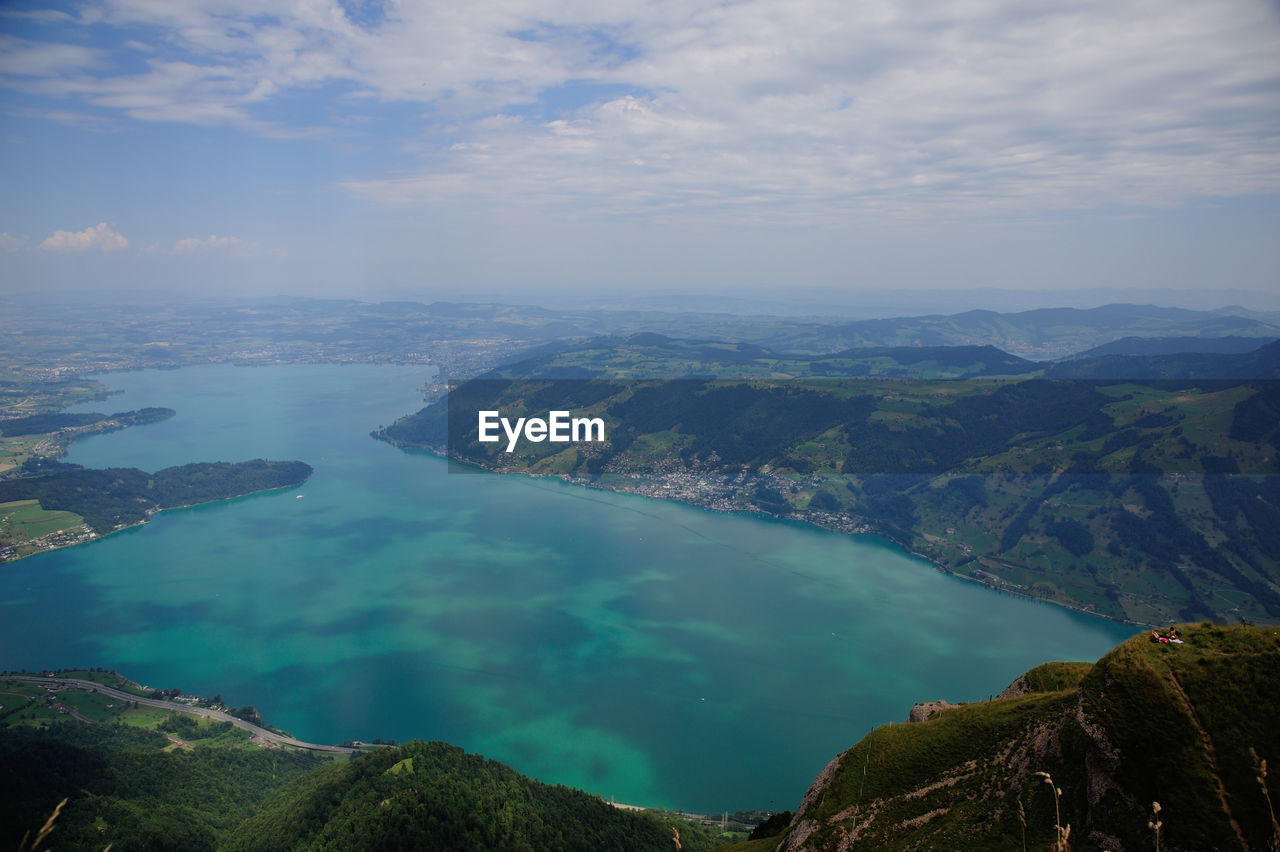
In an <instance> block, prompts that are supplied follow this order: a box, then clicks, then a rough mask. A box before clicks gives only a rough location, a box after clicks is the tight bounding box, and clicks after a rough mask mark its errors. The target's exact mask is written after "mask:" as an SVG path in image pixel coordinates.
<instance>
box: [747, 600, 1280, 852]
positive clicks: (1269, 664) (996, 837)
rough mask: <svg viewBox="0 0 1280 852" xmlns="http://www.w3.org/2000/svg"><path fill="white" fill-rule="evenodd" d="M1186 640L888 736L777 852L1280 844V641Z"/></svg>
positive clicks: (822, 783)
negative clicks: (1277, 800) (1277, 817)
mask: <svg viewBox="0 0 1280 852" xmlns="http://www.w3.org/2000/svg"><path fill="white" fill-rule="evenodd" d="M1182 633H1183V638H1184V640H1185V644H1182V645H1178V644H1163V643H1152V642H1151V641H1150V638H1149V636H1148V635H1145V634H1144V635H1139V636H1136V637H1135V638H1133V639H1131V640H1129V641H1128V642H1125V643H1124V644H1122V645H1120V646H1119V647H1117V648H1116V649H1115V650H1113V651H1112V652H1111V653H1109V654H1107V655H1106V656H1105V657H1103V658H1102V659H1101V660H1099V661H1098V663H1097V664H1096V665H1094V666H1091V667H1090V666H1087V665H1075V664H1058V665H1056V666H1050V667H1043V666H1042V667H1040V668H1038V669H1035V670H1033V671H1031V672H1028V674H1027V675H1026V676H1024V678H1020V679H1019V682H1018V683H1016V684H1015V685H1014V688H1011V690H1009V691H1008V692H1007V697H1006V696H1002V697H1001V698H998V699H996V700H994V701H990V702H982V703H977V704H967V705H960V706H958V707H954V708H951V709H945V710H942V711H941V712H938V713H936V714H935V715H933V716H932V717H930V718H929V719H928V720H927V721H924V722H921V723H904V724H895V725H889V726H885V727H881V728H877V729H876V730H875V731H872V732H871V733H870V734H868V735H867V736H866V737H865V738H864V739H863V740H862V741H861V742H859V743H858V744H857V745H856V746H854V747H853V748H851V749H850V750H849V751H847V752H845V753H844V754H842V755H840V756H839V757H838V758H836V759H835V760H834V761H832V763H831V764H830V765H829V766H828V767H827V768H826V769H825V770H824V771H823V773H822V775H821V776H820V777H819V778H818V779H817V781H815V783H814V785H813V786H812V787H811V788H810V790H809V791H808V793H807V794H806V795H805V798H804V801H803V803H802V804H801V806H800V808H799V809H798V811H797V813H796V816H795V818H794V819H793V821H792V823H791V826H790V828H789V829H788V831H787V833H786V835H785V836H783V837H782V838H780V839H779V841H778V842H777V844H776V848H777V849H779V850H787V852H799V850H815V852H817V850H835V849H840V850H857V849H876V850H880V849H889V850H892V849H1022V848H1024V845H1025V848H1028V849H1051V848H1053V843H1054V840H1055V837H1056V829H1055V825H1061V826H1063V827H1064V828H1065V827H1068V826H1069V827H1070V835H1069V844H1070V848H1071V849H1075V850H1086V849H1150V848H1159V849H1162V850H1191V849H1224V850H1225V849H1240V850H1248V849H1269V848H1276V844H1278V843H1280V827H1277V825H1276V823H1275V822H1274V817H1273V812H1272V810H1271V808H1272V802H1271V800H1270V799H1269V798H1268V795H1271V796H1274V794H1275V792H1277V791H1276V790H1274V789H1271V788H1274V787H1275V786H1276V785H1275V784H1274V780H1275V779H1274V776H1273V777H1272V778H1270V779H1264V780H1265V784H1266V785H1269V787H1268V788H1267V789H1265V790H1264V784H1263V783H1260V781H1259V778H1260V777H1261V776H1260V765H1261V764H1260V763H1256V762H1255V755H1256V759H1257V761H1263V760H1265V761H1267V765H1268V767H1273V766H1275V764H1276V761H1277V759H1280V728H1277V726H1276V725H1275V712H1274V708H1275V706H1276V704H1277V702H1278V701H1280V666H1277V663H1280V633H1277V632H1276V631H1275V630H1274V629H1260V628H1249V627H1231V628H1223V627H1216V626H1212V625H1209V624H1205V625H1198V626H1186V627H1184V628H1182ZM1039 773H1048V774H1049V776H1051V777H1052V785H1050V784H1049V783H1048V782H1047V781H1046V779H1045V778H1044V776H1043V775H1041V774H1039ZM1054 789H1057V790H1060V791H1061V794H1060V797H1055V794H1054ZM1055 798H1057V808H1056V809H1055ZM1153 802H1159V803H1160V807H1161V810H1160V813H1159V820H1160V821H1161V823H1162V826H1161V828H1160V836H1159V840H1158V846H1157V845H1156V842H1157V839H1156V837H1155V832H1154V830H1153V829H1152V828H1150V827H1149V826H1148V823H1149V822H1151V821H1153V813H1152V803H1153ZM1055 821H1056V822H1055ZM730 848H737V847H730ZM752 848H759V849H767V848H774V847H773V846H772V845H770V844H762V845H761V844H758V845H757V846H756V847H752Z"/></svg>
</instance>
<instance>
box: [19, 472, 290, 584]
mask: <svg viewBox="0 0 1280 852" xmlns="http://www.w3.org/2000/svg"><path fill="white" fill-rule="evenodd" d="M308 478H309V477H308ZM305 482H306V480H305V479H304V480H302V482H299V483H296V484H294V485H277V486H276V487H275V488H262V489H259V490H258V491H246V492H244V493H243V494H232V495H230V496H227V497H215V498H214V499H212V500H204V501H202V502H200V503H185V504H183V505H181V506H165V507H163V508H152V509H147V510H146V512H147V516H146V517H145V518H143V519H142V520H140V521H137V522H136V523H132V524H123V525H121V526H118V527H116V528H115V529H112V530H108V531H107V532H98V531H97V530H95V529H94V528H93V527H91V526H89V525H88V524H86V523H83V522H82V523H81V524H80V526H79V527H78V528H77V527H72V528H71V529H70V530H59V531H57V532H52V533H48V534H47V535H44V536H40V538H47V537H48V536H52V535H61V534H64V533H69V532H72V531H74V530H75V529H83V530H87V532H88V536H89V537H88V538H85V539H81V540H79V541H69V542H66V543H65V544H56V545H54V546H52V547H45V548H41V549H40V550H37V551H34V552H32V553H24V554H23V555H21V556H14V557H11V558H5V559H0V565H8V564H10V563H13V562H18V561H20V560H22V559H30V558H31V557H32V556H41V555H43V554H45V553H53V552H54V551H57V550H66V549H68V548H71V547H79V546H80V545H86V544H93V543H94V542H95V541H101V540H103V539H105V538H108V537H110V536H113V535H115V534H116V533H122V532H128V531H129V530H136V529H138V528H139V527H144V526H146V525H147V522H148V521H150V520H151V518H152V517H153V516H155V515H158V514H160V513H161V512H172V511H175V510H178V509H195V508H197V507H199V506H210V505H212V504H214V503H225V502H227V501H229V500H239V499H240V498H242V497H253V496H254V495H257V494H270V493H271V492H273V491H286V490H288V489H290V488H300V487H301V486H302V485H303V483H305ZM41 508H42V509H43V508H44V507H43V506H41ZM31 540H33V539H28V541H31Z"/></svg>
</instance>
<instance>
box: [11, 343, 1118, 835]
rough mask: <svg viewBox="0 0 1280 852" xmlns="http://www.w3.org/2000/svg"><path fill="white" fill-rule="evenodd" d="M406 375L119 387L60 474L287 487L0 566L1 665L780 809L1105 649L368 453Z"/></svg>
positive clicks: (879, 546) (857, 545)
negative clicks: (93, 471) (172, 470)
mask: <svg viewBox="0 0 1280 852" xmlns="http://www.w3.org/2000/svg"><path fill="white" fill-rule="evenodd" d="M430 378H431V375H430V373H429V372H427V371H426V370H424V369H423V368H410V367H376V366H371V365H314V366H279V367H234V366H230V365H218V366H207V367H193V368H186V369H182V370H177V371H144V372H132V373H117V374H110V375H106V376H103V377H100V380H101V381H103V382H104V383H105V384H107V385H108V386H110V387H113V388H119V389H121V390H122V391H123V392H122V393H121V394H119V395H117V396H114V397H113V398H112V399H111V400H110V401H109V402H106V403H94V404H89V405H86V406H82V407H81V408H82V410H98V411H117V410H125V409H132V408H140V407H143V406H150V405H156V406H168V407H171V408H174V409H176V410H177V412H178V413H177V415H176V416H175V417H173V418H171V419H169V420H166V421H163V422H160V423H155V424H150V425H147V426H142V427H135V428H131V429H127V430H124V431H121V432H116V433H111V434H107V435H102V436H95V437H92V438H89V439H86V440H83V441H80V442H77V443H76V444H75V445H74V446H73V449H72V452H71V453H70V455H69V456H68V458H67V459H66V460H67V461H71V462H75V463H78V464H83V465H87V466H91V467H107V466H134V467H140V468H142V469H144V470H151V471H154V470H157V469H159V468H162V467H166V466H169V465H175V464H183V463H186V462H191V461H218V460H225V461H240V460H244V459H250V458H256V457H266V458H273V459H301V460H302V461H306V462H308V463H309V464H311V465H312V466H313V467H314V468H315V473H314V474H313V476H312V477H311V479H309V480H308V481H307V482H306V483H305V484H304V485H303V486H301V487H300V488H297V489H292V490H286V491H280V492H273V493H268V494H260V495H254V496H250V497H246V498H240V499H237V500H231V501H226V502H222V503H217V504H211V505H206V506H199V507H194V508H191V509H182V510H174V511H167V512H163V513H160V514H159V515H156V516H155V517H153V518H152V520H151V521H150V522H149V523H148V524H146V525H144V526H142V527H138V528H135V529H131V530H127V531H124V532H121V533H118V534H115V535H112V536H109V537H107V538H105V539H103V540H100V541H98V542H95V543H93V544H90V545H87V546H81V547H76V548H70V549H67V550H62V551H56V552H53V553H48V554H43V555H40V556H36V557H32V558H29V559H25V560H20V561H18V562H15V563H11V564H7V565H4V566H0V668H9V669H14V668H22V667H26V668H29V669H39V668H56V667H68V668H70V667H78V666H106V667H110V668H115V669H117V670H119V671H121V672H124V673H126V674H127V675H129V676H131V677H133V678H136V679H139V680H141V681H143V682H145V683H148V684H150V685H151V686H154V687H173V686H177V687H180V688H181V689H183V690H184V691H185V692H189V693H195V694H200V695H206V696H211V695H214V694H215V693H219V694H221V695H222V697H223V698H224V700H226V701H227V702H228V703H230V704H232V705H234V706H240V705H245V704H252V705H254V706H255V707H257V708H258V709H259V710H260V711H261V712H262V714H263V716H264V718H266V719H267V720H268V721H269V722H271V723H272V724H274V725H277V726H279V727H282V728H284V729H286V730H288V731H290V732H291V733H293V734H294V735H295V736H298V737H299V738H302V739H305V740H310V741H314V742H341V741H343V740H347V739H364V740H370V739H373V738H374V737H382V738H384V739H390V738H395V739H397V740H400V741H404V740H408V739H411V738H420V739H439V740H445V741H448V742H451V743H454V744H456V745H459V746H462V747H464V748H466V749H468V750H471V751H476V752H480V753H482V754H484V755H486V756H488V757H492V758H494V759H497V760H501V761H503V762H506V763H509V764H511V765H513V766H514V767H515V768H517V769H518V770H520V771H522V772H524V773H526V774H529V775H532V776H534V777H537V778H540V779H542V780H544V781H548V782H553V783H563V784H568V785H571V786H575V787H580V788H582V789H585V790H588V791H590V792H592V793H598V794H600V795H603V796H605V797H613V798H616V799H617V800H618V801H625V802H631V803H636V804H643V805H649V806H665V807H672V808H682V809H685V810H693V811H704V812H718V811H721V810H725V809H728V810H737V809H752V808H762V809H771V810H781V809H787V808H794V807H795V806H796V805H797V804H798V801H799V798H800V796H801V795H802V794H803V793H804V790H805V788H806V787H807V785H808V784H809V782H810V781H811V780H812V779H813V777H814V776H815V775H816V774H817V773H818V771H819V770H820V769H821V768H822V766H823V765H824V764H825V763H826V762H827V761H828V760H830V759H831V758H832V757H833V756H834V755H835V754H837V753H838V752H839V751H841V750H843V749H845V748H847V747H849V746H851V745H852V744H853V743H855V742H856V741H857V740H858V739H859V738H861V737H862V736H863V735H864V734H866V733H867V731H868V730H870V729H871V728H872V727H874V726H875V725H879V724H882V723H885V722H891V721H901V720H903V719H904V718H905V716H906V714H907V711H908V710H909V709H910V707H911V705H912V704H913V703H914V702H916V701H923V700H932V699H938V698H945V699H947V700H949V701H973V700H985V699H987V698H988V696H989V695H991V694H992V693H996V692H999V691H1000V690H1001V689H1002V688H1003V687H1004V686H1005V685H1007V684H1008V683H1009V682H1010V681H1012V680H1013V679H1014V678H1015V677H1017V676H1018V675H1019V674H1021V673H1022V672H1024V671H1025V670H1027V669H1028V668H1030V667H1032V666H1034V665H1037V664H1038V663H1041V662H1044V661H1047V660H1055V659H1073V660H1093V659H1096V658H1097V657H1098V656H1099V655H1101V654H1102V653H1104V652H1106V651H1107V650H1108V649H1110V648H1111V647H1112V646H1113V645H1114V644H1116V643H1117V642H1118V641H1120V640H1121V639H1123V638H1126V637H1127V636H1128V635H1131V633H1132V632H1133V629H1132V628H1128V627H1124V626H1122V625H1117V624H1113V623H1109V622H1105V621H1101V620H1098V619H1092V618H1089V617H1086V616H1081V615H1078V614H1075V613H1070V612H1067V611H1065V610H1061V609H1058V608H1055V607H1051V606H1048V605H1045V604H1039V603H1035V602H1032V601H1026V600H1022V599H1020V598H1015V597H1011V596H1007V595H1001V594H998V593H994V592H991V591H989V590H987V589H984V588H982V587H979V586H977V585H974V584H971V583H967V582H965V581H962V580H958V579H956V578H953V577H948V576H945V575H943V574H940V573H938V572H936V571H934V570H933V569H932V567H931V566H930V565H929V564H928V563H926V562H924V561H923V560H920V559H917V558H915V557H912V556H910V555H908V554H905V553H904V552H902V551H901V550H900V549H899V548H897V547H896V546H894V545H893V544H891V543H889V542H886V541H884V540H882V539H878V538H875V537H870V536H862V537H848V536H841V535H837V534H834V533H828V532H824V531H820V530H816V529H812V528H809V527H805V526H802V525H797V524H791V523H784V522H779V521H775V520H771V519H767V518H759V517H749V516H734V515H726V514H722V513H716V512H711V511H706V510H702V509H697V508H693V507H689V506H684V505H681V504H676V503H666V502H662V501H657V500H650V499H647V498H642V497H637V496H632V495H621V494H612V493H607V492H601V491H594V490H588V489H583V488H580V487H575V486H570V485H567V484H565V483H562V482H559V481H557V480H548V479H531V478H527V477H519V476H499V475H491V474H458V473H450V472H448V469H447V465H446V464H445V463H444V462H443V461H442V460H440V459H438V458H436V457H434V456H431V455H429V454H425V453H414V452H404V451H401V450H398V449H396V448H394V447H391V446H389V445H387V444H385V443H382V442H379V441H376V440H374V439H372V438H371V437H369V432H370V431H371V430H373V429H375V428H377V427H378V426H380V425H382V424H387V423H390V422H391V421H392V420H393V419H395V418H396V417H398V416H399V415H401V414H405V413H408V412H411V411H414V410H416V409H417V408H419V407H420V405H421V397H420V395H419V393H418V392H417V390H416V388H417V387H419V386H420V385H422V384H423V383H424V382H425V381H427V380H428V379H430Z"/></svg>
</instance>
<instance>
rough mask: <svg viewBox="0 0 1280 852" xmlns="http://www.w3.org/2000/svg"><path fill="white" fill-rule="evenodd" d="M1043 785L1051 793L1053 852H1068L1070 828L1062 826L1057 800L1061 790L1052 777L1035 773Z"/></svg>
mask: <svg viewBox="0 0 1280 852" xmlns="http://www.w3.org/2000/svg"><path fill="white" fill-rule="evenodd" d="M1036 774H1037V775H1039V776H1040V777H1041V778H1043V779H1044V783H1046V784H1048V785H1049V789H1050V790H1052V791H1053V831H1054V841H1053V852H1070V849H1071V847H1070V846H1069V845H1068V840H1069V839H1070V838H1071V826H1069V825H1068V826H1063V824H1062V808H1061V807H1060V805H1059V800H1060V799H1061V798H1062V790H1061V788H1059V787H1057V786H1056V785H1055V784H1054V783H1053V776H1052V775H1050V774H1049V773H1048V772H1037V773H1036Z"/></svg>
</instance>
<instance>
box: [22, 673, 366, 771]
mask: <svg viewBox="0 0 1280 852" xmlns="http://www.w3.org/2000/svg"><path fill="white" fill-rule="evenodd" d="M0 680H16V681H20V682H22V683H34V684H39V685H41V686H60V687H64V688H72V689H83V690H85V691H87V692H100V693H102V694H103V695H106V696H109V697H111V698H118V699H120V700H122V701H136V702H137V703H138V704H140V705H142V706H144V707H159V708H162V709H164V710H174V711H176V712H179V713H190V714H191V715H192V716H203V717H204V718H206V719H214V720H217V721H219V722H230V723H231V724H233V725H235V726H236V727H237V728H240V729H241V730H243V731H248V732H249V733H251V734H254V735H255V736H258V737H261V738H262V739H264V740H267V741H269V742H272V743H275V744H276V745H287V746H293V747H294V748H302V749H306V750H308V751H323V752H328V753H330V754H354V753H355V752H358V751H359V749H355V748H348V747H347V746H333V745H319V744H317V743H304V742H303V741H302V740H295V739H294V738H293V737H285V736H281V735H280V734H277V733H275V732H273V731H268V730H267V729H266V728H263V727H260V726H258V725H255V724H253V723H252V722H246V721H245V720H244V719H240V718H237V717H235V716H232V715H231V714H230V713H224V712H222V711H221V710H210V709H208V708H205V707H191V706H188V705H186V704H179V703H178V702H176V701H162V700H160V699H158V698H143V697H142V696H140V695H134V694H133V693H131V692H124V691H122V690H119V689H116V688H114V687H110V686H104V685H103V684H100V683H94V682H93V681H91V680H79V679H78V678H69V677H28V676H24V675H5V676H4V677H3V678H0Z"/></svg>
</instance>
